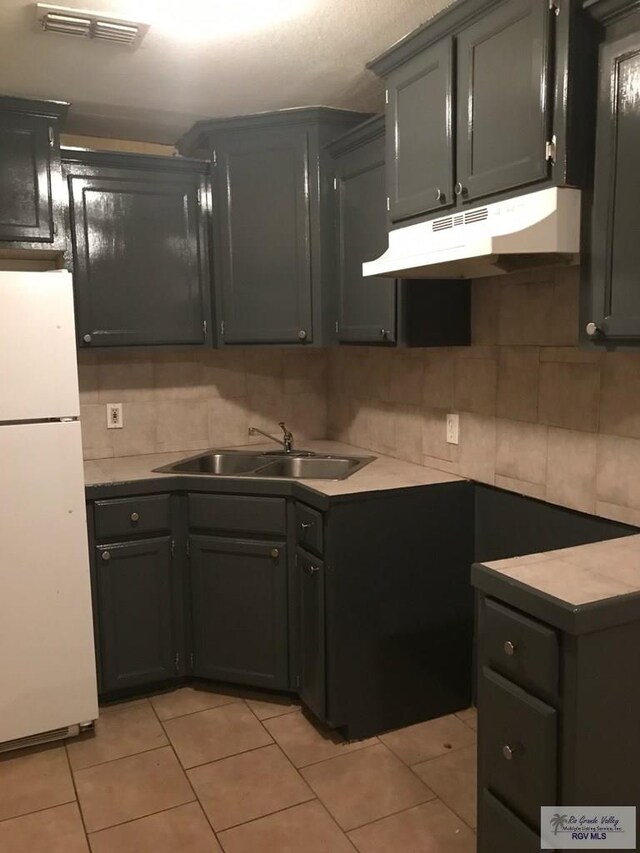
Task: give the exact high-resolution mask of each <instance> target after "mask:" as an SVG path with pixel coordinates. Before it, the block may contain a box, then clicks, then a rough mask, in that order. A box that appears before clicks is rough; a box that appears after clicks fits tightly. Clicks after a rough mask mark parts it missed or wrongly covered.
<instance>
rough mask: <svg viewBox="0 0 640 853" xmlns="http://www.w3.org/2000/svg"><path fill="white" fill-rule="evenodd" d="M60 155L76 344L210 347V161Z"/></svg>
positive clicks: (72, 151)
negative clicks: (64, 182)
mask: <svg viewBox="0 0 640 853" xmlns="http://www.w3.org/2000/svg"><path fill="white" fill-rule="evenodd" d="M62 155H63V163H64V174H65V177H66V180H67V185H68V190H69V215H70V230H71V235H70V240H71V243H70V250H69V251H70V255H71V256H72V262H73V280H74V288H75V299H76V314H77V318H76V326H77V331H78V345H79V346H81V347H102V346H137V345H159V344H176V345H177V344H185V345H186V344H188V345H192V346H203V345H207V344H209V345H210V344H211V309H210V304H211V300H210V281H209V213H208V210H207V198H208V174H207V173H208V166H207V164H205V163H201V162H199V161H194V160H181V159H179V158H172V157H158V156H147V155H140V154H120V153H111V152H96V151H78V150H75V149H68V148H67V149H63V152H62Z"/></svg>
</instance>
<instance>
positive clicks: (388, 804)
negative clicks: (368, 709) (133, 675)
mask: <svg viewBox="0 0 640 853" xmlns="http://www.w3.org/2000/svg"><path fill="white" fill-rule="evenodd" d="M475 725H476V716H475V711H473V710H471V709H469V710H468V711H463V712H461V713H460V714H456V715H451V716H448V717H441V718H440V719H438V720H432V721H430V722H427V723H419V724H418V725H415V726H408V727H407V728H405V729H400V730H398V731H395V732H389V733H387V734H384V735H381V736H380V737H379V738H377V737H374V738H369V739H367V740H363V741H357V742H353V743H345V742H344V741H343V740H342V739H341V738H340V737H339V736H338V735H336V734H335V732H331V731H329V730H327V729H325V728H323V727H321V726H319V725H317V724H314V723H313V722H312V721H311V720H310V719H309V718H308V717H307V716H306V715H305V714H304V713H303V712H302V711H301V710H300V708H299V707H297V706H296V705H295V704H293V703H292V702H291V700H290V699H289V698H285V697H278V696H272V697H270V696H265V695H262V694H260V695H257V694H254V693H246V694H242V693H235V692H233V693H223V692H214V691H210V690H205V689H197V688H193V687H184V688H181V689H179V690H175V691H173V692H172V693H163V694H160V695H154V696H150V697H148V698H143V699H135V700H132V701H129V702H125V703H122V704H119V705H112V706H109V707H106V708H103V709H101V713H100V720H99V721H98V723H97V727H96V734H95V736H94V735H86V736H82V737H81V738H76V739H74V740H70V741H68V742H67V743H66V745H65V744H52V745H50V746H46V747H38V748H32V749H28V750H23V751H21V752H17V753H10V754H8V755H5V756H3V757H1V758H0V792H1V793H0V853H89V851H91V853H222V851H224V853H343V851H344V853H348V852H349V851H351V853H354V851H360V853H399V851H402V853H475V849H476V836H475V826H476V805H475V796H476V778H475V760H476V733H475Z"/></svg>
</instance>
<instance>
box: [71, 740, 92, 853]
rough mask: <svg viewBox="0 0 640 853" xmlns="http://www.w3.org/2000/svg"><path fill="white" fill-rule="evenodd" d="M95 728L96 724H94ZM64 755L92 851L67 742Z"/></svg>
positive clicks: (83, 826)
mask: <svg viewBox="0 0 640 853" xmlns="http://www.w3.org/2000/svg"><path fill="white" fill-rule="evenodd" d="M94 726H95V723H94ZM64 754H65V758H66V759H67V767H68V768H69V775H70V776H71V784H72V785H73V791H74V793H75V795H76V803H77V804H78V814H79V815H80V821H81V823H82V829H83V831H84V837H85V839H86V841H87V846H88V847H89V849H91V844H90V842H89V833H88V832H87V824H86V823H85V819H84V811H83V810H82V803H81V802H80V797H79V796H78V788H77V785H76V777H75V776H74V773H73V767H72V766H71V759H70V758H69V750H68V749H67V742H66V741H65V742H64Z"/></svg>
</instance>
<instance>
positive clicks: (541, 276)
mask: <svg viewBox="0 0 640 853" xmlns="http://www.w3.org/2000/svg"><path fill="white" fill-rule="evenodd" d="M578 279H579V271H578V269H577V268H575V267H574V268H569V269H566V268H558V269H556V270H546V271H544V272H539V273H519V274H516V275H511V276H503V277H496V278H492V279H482V280H478V281H475V282H473V285H472V288H473V291H472V325H473V336H472V337H473V346H471V347H459V348H440V349H416V350H405V351H402V350H391V349H383V348H380V347H336V348H333V349H330V350H310V349H309V350H298V349H274V348H265V347H262V348H255V349H253V348H242V349H226V350H206V351H205V350H200V351H184V350H165V349H163V350H157V351H153V350H137V349H136V350H134V349H132V350H122V351H115V350H113V351H108V350H106V351H101V352H97V351H86V350H83V351H82V352H81V353H80V389H81V414H82V424H83V443H84V453H85V458H87V459H97V458H101V457H106V456H129V455H135V454H139V453H160V452H163V451H180V450H184V451H187V452H188V451H193V452H195V451H197V450H200V449H203V448H206V447H211V446H215V445H217V446H225V445H239V444H246V443H248V442H249V439H248V437H247V430H248V427H249V425H254V426H258V427H260V428H262V429H266V430H268V431H269V430H275V431H278V430H277V422H278V421H280V420H286V421H287V423H288V424H289V425H290V427H291V429H292V430H293V432H294V433H295V435H296V439H297V440H298V441H301V440H304V439H305V438H308V439H310V438H327V437H328V438H333V439H336V440H340V441H346V442H349V443H350V444H354V445H356V446H358V447H361V448H363V449H366V450H370V451H373V452H374V453H376V452H378V453H385V454H388V455H390V456H395V457H398V458H400V459H405V460H408V461H410V462H415V463H418V464H422V465H427V466H432V467H435V468H439V469H443V470H446V471H450V472H453V473H456V474H460V475H461V476H465V477H470V478H473V479H476V480H479V481H481V482H485V483H491V484H494V485H496V486H500V487H502V488H506V489H511V490H514V491H517V492H520V493H522V494H527V495H531V496H534V497H538V498H543V499H546V500H549V501H551V502H553V503H558V504H562V505H564V506H568V507H572V508H574V509H578V510H582V511H584V512H590V513H596V514H598V515H602V516H606V517H608V518H614V519H618V520H620V521H626V522H630V523H632V524H640V352H639V353H638V354H635V353H594V352H583V351H581V350H580V349H578V346H577V343H578V341H577V334H578V287H579V282H578ZM428 286H429V285H428V284H425V287H428ZM438 286H441V285H438ZM445 286H446V285H445ZM119 402H121V403H123V406H124V424H125V426H124V429H122V430H107V429H106V412H105V404H106V403H119ZM447 412H458V413H459V414H460V443H459V445H451V444H447V443H446V442H445V416H446V413H447Z"/></svg>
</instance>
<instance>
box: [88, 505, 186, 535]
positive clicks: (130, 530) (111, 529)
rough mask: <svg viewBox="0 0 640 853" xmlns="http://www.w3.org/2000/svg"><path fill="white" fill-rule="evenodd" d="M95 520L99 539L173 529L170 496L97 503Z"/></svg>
mask: <svg viewBox="0 0 640 853" xmlns="http://www.w3.org/2000/svg"><path fill="white" fill-rule="evenodd" d="M94 519H95V529H96V538H97V539H110V538H111V537H113V536H133V535H136V534H138V533H139V534H145V535H146V534H147V533H156V532H158V531H161V530H170V529H171V503H170V496H169V495H145V496H144V497H139V498H117V499H115V500H108V501H96V502H95V504H94Z"/></svg>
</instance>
